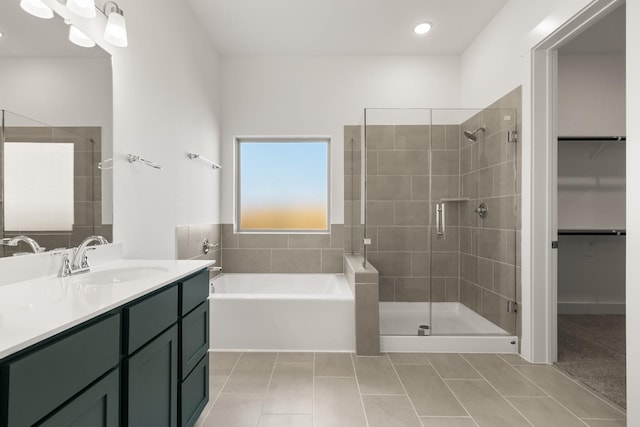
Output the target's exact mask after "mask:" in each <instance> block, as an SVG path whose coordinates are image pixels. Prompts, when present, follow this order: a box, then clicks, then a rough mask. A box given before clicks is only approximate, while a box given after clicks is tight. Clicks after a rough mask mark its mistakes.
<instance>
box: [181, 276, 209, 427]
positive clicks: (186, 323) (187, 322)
mask: <svg viewBox="0 0 640 427" xmlns="http://www.w3.org/2000/svg"><path fill="white" fill-rule="evenodd" d="M208 297H209V273H208V272H207V271H206V270H205V271H202V272H200V273H198V274H195V275H193V276H191V277H189V278H187V279H186V280H183V281H182V282H181V283H180V315H181V320H180V386H179V388H180V427H192V426H193V425H194V424H195V422H196V421H197V419H198V417H199V416H200V414H201V413H202V410H203V409H204V407H205V406H206V404H207V402H208V401H209V357H208V351H209V302H208V300H207V298H208Z"/></svg>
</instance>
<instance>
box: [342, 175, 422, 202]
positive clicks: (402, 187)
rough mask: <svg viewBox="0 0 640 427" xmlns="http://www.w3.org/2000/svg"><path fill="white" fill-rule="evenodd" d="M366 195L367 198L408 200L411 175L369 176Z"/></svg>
mask: <svg viewBox="0 0 640 427" xmlns="http://www.w3.org/2000/svg"><path fill="white" fill-rule="evenodd" d="M345 185H346V183H345ZM345 191H346V190H345ZM345 194H346V193H345ZM367 197H368V200H410V197H411V177H410V176H370V177H369V178H368V181H367Z"/></svg>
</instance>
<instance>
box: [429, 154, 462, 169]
mask: <svg viewBox="0 0 640 427" xmlns="http://www.w3.org/2000/svg"><path fill="white" fill-rule="evenodd" d="M431 156H432V159H431V170H432V173H433V175H459V174H460V156H459V154H458V152H457V151H432V152H431Z"/></svg>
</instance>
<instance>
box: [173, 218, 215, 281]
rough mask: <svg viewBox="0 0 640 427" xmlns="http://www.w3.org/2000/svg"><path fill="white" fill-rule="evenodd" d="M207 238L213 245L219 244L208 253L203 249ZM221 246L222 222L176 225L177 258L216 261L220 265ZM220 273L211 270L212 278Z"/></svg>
mask: <svg viewBox="0 0 640 427" xmlns="http://www.w3.org/2000/svg"><path fill="white" fill-rule="evenodd" d="M205 239H207V240H208V241H209V243H210V244H211V245H217V246H214V247H211V248H210V249H209V253H207V254H205V253H204V252H203V250H202V245H203V242H204V240H205ZM221 246H222V245H221V242H220V224H194V225H181V226H178V227H176V259H190V260H200V261H207V260H209V261H216V266H219V265H220V256H221ZM218 274H219V272H217V271H210V272H209V275H210V277H211V278H213V277H215V276H217V275H218Z"/></svg>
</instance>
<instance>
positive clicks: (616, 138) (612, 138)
mask: <svg viewBox="0 0 640 427" xmlns="http://www.w3.org/2000/svg"><path fill="white" fill-rule="evenodd" d="M626 140H627V137H626V136H559V137H558V141H626Z"/></svg>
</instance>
